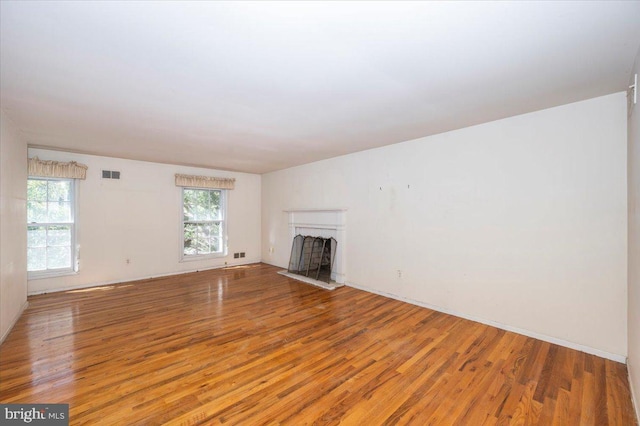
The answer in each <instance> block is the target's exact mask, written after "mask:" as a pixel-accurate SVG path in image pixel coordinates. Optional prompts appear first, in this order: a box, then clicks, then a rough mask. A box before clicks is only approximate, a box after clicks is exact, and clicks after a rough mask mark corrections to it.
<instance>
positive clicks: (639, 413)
mask: <svg viewBox="0 0 640 426" xmlns="http://www.w3.org/2000/svg"><path fill="white" fill-rule="evenodd" d="M627 375H628V376H629V377H627V380H628V381H629V389H630V390H631V403H632V404H633V408H634V410H635V412H636V422H638V423H640V401H639V400H638V398H639V397H640V394H637V393H636V392H635V391H636V389H634V388H633V380H631V365H630V364H629V362H628V361H627Z"/></svg>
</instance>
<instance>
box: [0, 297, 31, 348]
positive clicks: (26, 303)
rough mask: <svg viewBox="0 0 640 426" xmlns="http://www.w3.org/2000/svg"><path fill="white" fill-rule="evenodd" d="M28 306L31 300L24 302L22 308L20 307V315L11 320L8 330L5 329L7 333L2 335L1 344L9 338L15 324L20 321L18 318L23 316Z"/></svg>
mask: <svg viewBox="0 0 640 426" xmlns="http://www.w3.org/2000/svg"><path fill="white" fill-rule="evenodd" d="M28 306H29V302H27V301H25V302H24V304H23V305H22V308H20V312H18V315H16V317H15V318H14V319H13V321H11V324H10V325H9V328H7V331H5V333H4V334H3V335H2V337H0V345H1V344H2V342H4V339H6V338H7V336H8V335H9V333H11V330H13V326H15V325H16V323H17V322H18V320H19V319H20V317H21V316H22V313H23V312H24V310H25V309H27V307H28Z"/></svg>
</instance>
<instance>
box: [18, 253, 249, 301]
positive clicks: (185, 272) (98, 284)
mask: <svg viewBox="0 0 640 426" xmlns="http://www.w3.org/2000/svg"><path fill="white" fill-rule="evenodd" d="M254 263H261V261H260V259H248V258H245V261H244V262H240V263H235V262H234V263H227V264H226V265H218V266H211V267H207V268H198V269H191V270H188V271H177V272H168V273H164V274H156V275H151V276H147V277H138V278H129V279H124V280H114V281H101V282H97V283H91V284H81V285H76V286H71V287H63V288H54V289H44V290H38V291H32V292H29V293H28V295H29V296H35V295H38V294H47V293H59V292H61V291H70V290H80V289H83V288H91V287H102V286H105V285H115V284H124V283H130V282H133V281H143V280H150V279H153V278H163V277H170V276H173V275H182V274H192V273H194V272H202V271H209V270H212V269H222V268H231V267H234V266H243V265H251V264H254Z"/></svg>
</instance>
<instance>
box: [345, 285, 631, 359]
mask: <svg viewBox="0 0 640 426" xmlns="http://www.w3.org/2000/svg"><path fill="white" fill-rule="evenodd" d="M346 285H347V286H349V287H353V288H357V289H359V290H364V291H367V292H369V293H375V294H378V295H380V296H384V297H389V298H391V299H395V300H400V301H401V302H407V303H411V304H412V305H416V306H422V307H423V308H428V309H432V310H434V311H438V312H442V313H445V314H449V315H453V316H456V317H460V318H464V319H468V320H471V321H475V322H479V323H481V324H486V325H490V326H492V327H496V328H499V329H502V330H506V331H511V332H513V333H518V334H522V335H524V336H527V337H533V338H534V339H538V340H542V341H545V342H549V343H553V344H555V345H560V346H564V347H567V348H570V349H575V350H577V351H580V352H585V353H588V354H591V355H596V356H599V357H600V358H606V359H610V360H611V361H616V362H620V363H623V364H624V363H626V362H627V357H625V356H623V355H618V354H614V353H610V352H606V351H602V350H600V349H596V348H592V347H590V346H584V345H580V344H578V343H573V342H569V341H566V340H562V339H558V338H556V337H552V336H547V335H545V334H540V333H536V332H534V331H530V330H525V329H522V328H518V327H512V326H510V325H506V324H501V323H499V322H496V321H491V320H487V319H484V318H478V317H475V316H473V315H467V314H464V313H461V312H457V311H455V310H452V309H447V308H442V307H440V306H436V305H432V304H430V303H424V302H420V301H417V300H413V299H409V298H406V297H402V296H398V295H396V294H392V293H386V292H383V291H378V290H374V289H372V288H369V287H364V286H361V285H358V284H355V283H352V282H349V281H347V282H346Z"/></svg>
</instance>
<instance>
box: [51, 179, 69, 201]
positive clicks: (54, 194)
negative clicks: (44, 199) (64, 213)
mask: <svg viewBox="0 0 640 426" xmlns="http://www.w3.org/2000/svg"><path fill="white" fill-rule="evenodd" d="M48 200H49V201H70V200H71V182H69V181H65V180H51V181H49V196H48Z"/></svg>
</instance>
